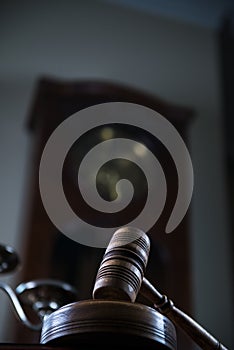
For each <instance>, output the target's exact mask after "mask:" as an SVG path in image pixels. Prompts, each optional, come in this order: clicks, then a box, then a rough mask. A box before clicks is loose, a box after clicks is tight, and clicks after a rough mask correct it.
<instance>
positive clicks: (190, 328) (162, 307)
mask: <svg viewBox="0 0 234 350" xmlns="http://www.w3.org/2000/svg"><path fill="white" fill-rule="evenodd" d="M140 293H141V294H142V295H143V296H144V297H146V298H147V299H148V300H150V301H151V302H152V303H153V304H154V307H155V308H156V309H157V310H158V311H159V312H160V313H162V314H164V315H165V316H167V317H168V318H169V319H170V320H171V321H172V322H173V323H174V324H175V325H177V326H179V327H180V328H181V329H182V330H183V331H184V332H185V333H186V334H187V335H188V336H189V337H190V338H191V339H193V340H194V342H195V343H197V345H199V346H200V347H201V349H203V350H228V349H227V348H226V347H225V346H224V345H222V344H221V343H220V342H219V341H218V340H217V339H215V338H214V337H213V336H212V335H211V334H210V333H208V332H207V331H206V330H205V329H204V328H203V327H201V326H200V325H199V324H198V323H197V322H196V321H194V320H193V319H192V318H191V317H190V316H188V315H187V314H186V313H184V312H183V311H181V310H179V309H178V308H177V307H176V306H174V304H173V302H172V301H171V300H170V299H168V298H167V296H165V295H162V294H161V293H159V292H158V291H157V290H156V288H155V287H154V286H153V285H152V284H151V283H150V282H149V281H148V280H147V279H146V278H143V281H142V284H141V289H140Z"/></svg>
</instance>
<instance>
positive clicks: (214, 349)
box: [93, 227, 227, 350]
mask: <svg viewBox="0 0 234 350" xmlns="http://www.w3.org/2000/svg"><path fill="white" fill-rule="evenodd" d="M149 250H150V241H149V238H148V236H147V235H146V234H145V233H144V232H143V231H141V230H139V229H137V228H134V227H123V228H120V229H118V230H117V231H116V232H115V233H114V234H113V236H112V239H111V240H110V243H109V245H108V247H107V249H106V251H105V254H104V257H103V260H102V262H101V265H100V267H99V270H98V273H97V277H96V281H95V286H94V290H93V298H94V299H109V300H125V301H131V302H134V301H135V299H136V296H137V294H138V292H139V293H140V294H142V295H143V296H144V297H145V298H147V299H148V300H149V301H150V302H152V303H153V305H154V307H155V309H156V310H157V311H159V312H160V313H161V314H163V315H165V316H166V317H167V318H168V319H170V320H171V321H172V322H173V323H174V324H175V325H176V326H179V327H180V328H181V329H182V330H183V331H184V332H185V333H186V334H187V335H188V336H189V337H190V338H191V339H193V340H194V342H195V343H197V345H199V346H200V347H201V348H202V349H204V350H227V348H226V347H225V346H224V345H222V344H221V343H220V342H219V341H218V340H217V339H216V338H215V337H213V336H212V335H211V334H210V333H208V332H207V331H206V330H205V329H204V328H203V327H202V326H200V325H199V324H198V323H197V322H196V321H194V320H193V319H192V318H191V317H190V316H188V315H187V314H186V313H184V312H183V311H181V310H179V309H178V308H177V307H176V306H174V303H173V302H172V301H171V300H170V299H168V298H167V296H165V295H162V294H161V293H159V292H158V291H157V290H156V288H155V287H154V286H153V285H152V284H151V283H150V282H149V281H148V280H147V279H146V278H145V277H144V272H145V268H146V264H147V261H148V255H149Z"/></svg>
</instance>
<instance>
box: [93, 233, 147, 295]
mask: <svg viewBox="0 0 234 350" xmlns="http://www.w3.org/2000/svg"><path fill="white" fill-rule="evenodd" d="M149 251H150V240H149V237H148V236H147V235H146V234H145V233H144V232H143V231H142V230H140V229H138V228H135V227H131V226H126V227H122V228H120V229H118V230H117V231H115V232H114V234H113V236H112V238H111V240H110V242H109V244H108V247H107V248H106V251H105V254H104V256H103V259H102V262H101V265H100V267H99V269H98V272H97V276H96V281H95V285H94V289H93V298H94V299H109V300H124V301H131V302H134V301H135V299H136V297H137V294H138V292H139V289H140V287H141V283H142V279H143V276H144V273H145V268H146V265H147V262H148V256H149Z"/></svg>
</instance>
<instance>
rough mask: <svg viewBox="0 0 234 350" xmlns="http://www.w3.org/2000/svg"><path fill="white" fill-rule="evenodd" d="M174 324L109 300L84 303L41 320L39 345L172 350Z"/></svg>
mask: <svg viewBox="0 0 234 350" xmlns="http://www.w3.org/2000/svg"><path fill="white" fill-rule="evenodd" d="M176 342H177V339H176V330H175V327H174V325H173V323H172V322H171V321H170V320H169V319H168V318H166V317H165V316H163V315H161V314H160V313H159V312H157V311H156V310H154V309H153V308H151V307H149V306H145V305H142V304H138V303H131V302H125V301H112V300H83V301H78V302H74V303H71V304H68V305H65V306H63V307H61V308H60V309H58V310H56V311H54V312H53V313H52V314H50V315H49V316H48V317H46V318H45V319H44V322H43V327H42V332H41V338H40V343H41V344H48V345H60V346H61V345H66V346H74V345H75V346H76V348H77V349H78V348H79V349H82V350H83V349H94V346H95V348H96V347H97V346H101V347H102V349H113V348H120V347H121V346H122V348H124V349H125V348H127V347H134V349H144V350H145V349H155V350H165V349H170V350H175V349H176V348H177V346H176Z"/></svg>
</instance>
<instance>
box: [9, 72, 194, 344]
mask: <svg viewBox="0 0 234 350" xmlns="http://www.w3.org/2000/svg"><path fill="white" fill-rule="evenodd" d="M112 101H113V102H114V101H122V102H132V103H137V104H141V105H144V106H147V107H150V108H151V109H154V110H156V111H157V112H159V113H160V114H161V115H163V116H164V117H165V118H167V119H168V120H169V121H170V122H171V123H172V124H173V125H174V126H175V127H176V128H177V130H178V131H179V133H180V135H181V136H182V138H183V139H184V141H185V143H186V144H187V145H188V141H189V140H188V138H187V131H188V128H189V125H190V122H191V120H192V116H193V111H192V110H191V109H189V108H185V107H181V106H175V105H173V104H170V103H167V102H165V101H162V100H161V99H159V98H157V97H155V96H153V95H150V94H148V93H146V92H144V91H140V90H138V89H136V88H133V87H130V86H126V85H121V84H117V83H115V82H108V81H95V80H94V81H92V80H87V81H86V80H83V81H60V80H57V79H54V78H50V77H47V78H46V77H45V78H42V79H40V81H39V82H38V84H37V86H36V89H35V92H34V97H33V101H32V106H31V109H30V115H29V119H28V123H27V128H28V132H29V133H31V136H32V139H31V147H32V149H31V151H32V154H31V170H30V173H29V174H28V180H27V191H28V195H27V198H28V201H27V203H24V207H26V213H25V214H24V218H23V219H24V225H23V228H22V231H23V232H22V246H23V251H24V256H22V261H23V266H22V270H21V273H20V274H19V275H18V277H17V278H18V282H21V281H22V280H24V281H25V280H31V279H36V278H57V279H61V280H64V281H66V282H68V283H71V284H73V285H74V286H76V287H77V289H78V291H79V298H80V299H89V298H91V293H92V287H93V283H94V278H95V276H96V271H97V268H98V267H99V264H100V262H101V259H102V256H103V253H104V249H101V248H92V247H88V246H84V245H81V244H79V243H76V242H74V241H72V240H70V239H69V238H67V237H66V236H65V235H64V234H62V233H61V232H59V231H58V230H57V228H56V227H55V226H54V225H53V224H52V222H51V221H50V219H49V217H48V215H47V213H46V211H45V209H44V207H43V204H42V200H41V197H40V192H39V185H38V183H39V182H38V176H39V163H40V158H41V154H42V151H43V148H44V146H45V144H46V142H47V140H48V138H49V136H50V135H51V133H52V132H53V131H54V130H55V129H56V127H57V126H58V125H59V124H60V123H61V122H63V121H64V120H65V119H66V118H68V117H69V116H71V115H72V114H74V113H75V112H77V111H78V110H81V109H83V108H86V107H88V106H91V105H95V104H99V103H104V102H112ZM100 128H101V126H100ZM100 128H99V129H97V130H96V131H94V134H93V135H89V138H88V142H91V144H92V142H93V141H92V140H95V137H96V136H95V135H96V134H95V132H98V130H99V131H100ZM117 134H118V135H124V137H128V136H130V137H132V138H136V139H138V140H140V141H141V142H144V143H146V145H147V146H149V147H150V148H151V150H152V151H153V152H154V154H155V156H156V157H157V158H158V159H159V161H160V163H161V164H162V167H163V168H164V170H165V173H166V174H167V186H168V198H167V202H166V205H165V208H164V210H163V213H162V215H161V217H160V219H159V220H158V222H157V223H156V224H155V226H154V227H153V228H152V229H151V230H150V232H149V234H150V237H151V253H150V257H149V263H148V267H147V271H146V275H147V278H148V279H150V280H151V281H152V282H153V283H154V284H155V285H157V287H158V288H159V290H161V291H163V292H165V293H166V294H167V295H168V296H170V297H171V298H172V300H174V301H175V302H176V303H177V305H178V306H179V307H180V308H181V309H183V310H185V311H186V312H189V313H191V314H192V284H191V278H192V275H191V264H190V233H189V222H190V220H189V211H188V213H187V214H186V216H185V217H184V219H183V221H182V222H181V224H180V225H179V226H178V227H177V229H176V230H175V232H173V233H172V234H170V235H166V234H165V225H166V223H167V221H168V218H169V216H170V213H171V210H172V208H173V204H174V202H175V198H176V194H177V174H176V168H175V165H174V163H173V161H172V159H171V157H170V155H169V154H168V152H167V150H166V149H165V148H164V146H163V145H162V144H161V143H160V142H159V141H157V140H155V138H152V137H151V136H150V135H149V134H147V133H146V132H144V131H143V130H142V133H140V134H139V133H138V135H137V134H136V133H135V130H133V129H132V128H131V127H129V128H126V127H124V128H123V127H122V128H121V127H120V128H119V129H118V127H117ZM94 142H95V141H94ZM85 147H87V138H86V139H84V138H83V139H82V140H81V141H80V143H79V142H77V145H76V151H75V152H78V153H76V154H75V156H72V155H71V157H70V158H69V159H68V160H67V163H66V169H64V186H67V193H69V194H70V196H71V202H72V203H73V207H75V206H77V207H79V200H78V199H77V197H76V195H77V191H76V188H75V187H76V186H77V185H76V182H75V181H74V178H75V177H76V176H77V173H76V170H75V168H76V164H73V163H72V162H73V159H75V158H76V156H77V155H79V151H82V152H84V149H85ZM188 148H189V145H188ZM74 193H75V195H73V194H74ZM73 197H74V198H73ZM12 323H13V324H14V337H15V341H16V342H18V343H25V342H27V343H30V342H31V343H35V342H38V335H34V334H33V333H32V332H30V331H27V330H25V329H23V328H22V327H21V326H20V325H19V324H18V322H14V320H12ZM11 332H12V330H11ZM178 332H179V333H178V348H179V349H180V350H182V349H184V350H185V349H186V350H188V349H191V343H190V341H188V340H187V339H185V338H184V336H183V335H181V334H180V331H178Z"/></svg>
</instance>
